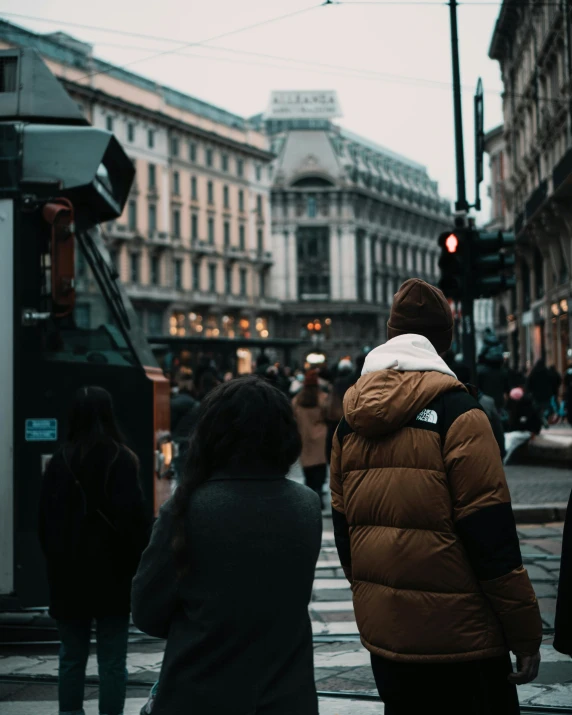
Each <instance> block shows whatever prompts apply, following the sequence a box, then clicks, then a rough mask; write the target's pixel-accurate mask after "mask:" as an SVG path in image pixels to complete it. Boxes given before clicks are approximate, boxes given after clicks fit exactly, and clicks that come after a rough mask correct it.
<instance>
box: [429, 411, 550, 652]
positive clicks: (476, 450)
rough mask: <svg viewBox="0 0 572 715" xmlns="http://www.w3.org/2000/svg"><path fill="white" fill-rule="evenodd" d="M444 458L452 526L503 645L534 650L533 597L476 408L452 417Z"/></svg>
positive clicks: (500, 473) (537, 638) (536, 617)
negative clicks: (497, 624) (492, 613)
mask: <svg viewBox="0 0 572 715" xmlns="http://www.w3.org/2000/svg"><path fill="white" fill-rule="evenodd" d="M443 458H444V462H445V468H446V471H447V477H448V480H449V488H450V491H451V497H452V502H453V519H454V523H455V527H456V531H457V533H458V534H459V537H460V538H461V541H462V543H463V545H464V547H465V550H466V552H467V555H468V558H469V560H470V562H471V565H472V567H473V570H474V572H475V574H476V576H477V578H478V579H479V582H480V585H481V588H482V590H483V592H484V594H485V596H486V597H487V598H488V600H489V602H490V604H491V606H492V608H493V610H494V611H495V613H496V615H497V616H498V618H499V620H500V622H501V624H502V627H503V630H504V634H505V638H506V641H507V644H508V647H509V648H510V650H511V651H513V652H514V653H518V654H519V655H530V654H533V653H536V651H537V650H538V648H539V647H540V642H541V639H542V621H541V620H540V611H539V608H538V602H537V600H536V596H535V594H534V591H533V589H532V585H531V583H530V580H529V578H528V574H527V572H526V571H525V569H524V567H523V565H522V557H521V554H520V545H519V542H518V535H517V533H516V524H515V521H514V515H513V513H512V507H511V503H510V494H509V491H508V486H507V483H506V478H505V474H504V470H503V466H502V463H501V460H500V454H499V451H498V449H497V448H496V445H495V439H494V436H493V433H492V429H491V426H490V423H489V420H488V418H487V416H486V415H485V413H484V412H483V411H482V410H481V409H469V410H468V411H466V412H463V413H462V414H461V415H460V416H458V417H457V418H456V419H455V421H454V422H453V423H452V425H451V427H450V428H449V430H448V431H447V434H446V437H445V443H444V447H443Z"/></svg>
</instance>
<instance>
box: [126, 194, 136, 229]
mask: <svg viewBox="0 0 572 715" xmlns="http://www.w3.org/2000/svg"><path fill="white" fill-rule="evenodd" d="M127 225H128V227H129V230H130V231H136V230H137V202H136V201H133V200H131V201H130V202H129V203H128V204H127Z"/></svg>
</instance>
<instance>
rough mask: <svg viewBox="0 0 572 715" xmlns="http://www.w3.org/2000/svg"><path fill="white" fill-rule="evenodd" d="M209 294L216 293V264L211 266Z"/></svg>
mask: <svg viewBox="0 0 572 715" xmlns="http://www.w3.org/2000/svg"><path fill="white" fill-rule="evenodd" d="M209 293H216V263H210V264H209Z"/></svg>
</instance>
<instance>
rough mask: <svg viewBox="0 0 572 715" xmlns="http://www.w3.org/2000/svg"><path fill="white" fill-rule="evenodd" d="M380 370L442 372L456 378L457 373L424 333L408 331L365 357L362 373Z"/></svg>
mask: <svg viewBox="0 0 572 715" xmlns="http://www.w3.org/2000/svg"><path fill="white" fill-rule="evenodd" d="M379 370H398V371H399V372H430V371H431V370H432V371H433V372H442V373H443V375H450V376H451V377H454V378H456V377H457V376H456V375H455V373H454V372H453V371H452V370H451V369H450V368H449V367H448V366H447V363H446V362H445V361H444V360H443V358H442V357H440V356H439V355H438V354H437V351H436V350H435V348H434V347H433V345H432V344H431V343H430V342H429V340H427V338H424V337H423V336H422V335H414V334H412V333H408V334H406V335H398V336H397V337H396V338H392V339H391V340H388V341H387V342H386V343H385V344H384V345H380V346H379V347H377V348H375V349H374V350H372V351H371V352H370V353H369V355H368V356H367V357H366V359H365V363H364V366H363V370H362V373H361V374H362V375H367V374H368V373H370V372H378V371H379Z"/></svg>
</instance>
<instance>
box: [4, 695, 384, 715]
mask: <svg viewBox="0 0 572 715" xmlns="http://www.w3.org/2000/svg"><path fill="white" fill-rule="evenodd" d="M145 703H146V699H145V698H128V699H127V702H126V703H125V706H126V707H125V710H124V715H139V711H140V710H141V708H142V707H143V705H144V704H145ZM30 706H31V703H30V702H29V701H19V702H6V701H3V702H2V715H30V713H31V710H30ZM98 712H99V711H98V707H97V702H96V701H94V700H88V701H86V703H85V713H86V715H98ZM383 712H384V709H383V704H382V703H380V702H373V703H364V702H360V701H358V700H341V699H338V698H320V715H374V714H375V715H382V713H383ZM33 713H34V715H58V708H57V703H56V702H54V701H45V700H44V701H41V700H39V701H34V703H33Z"/></svg>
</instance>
